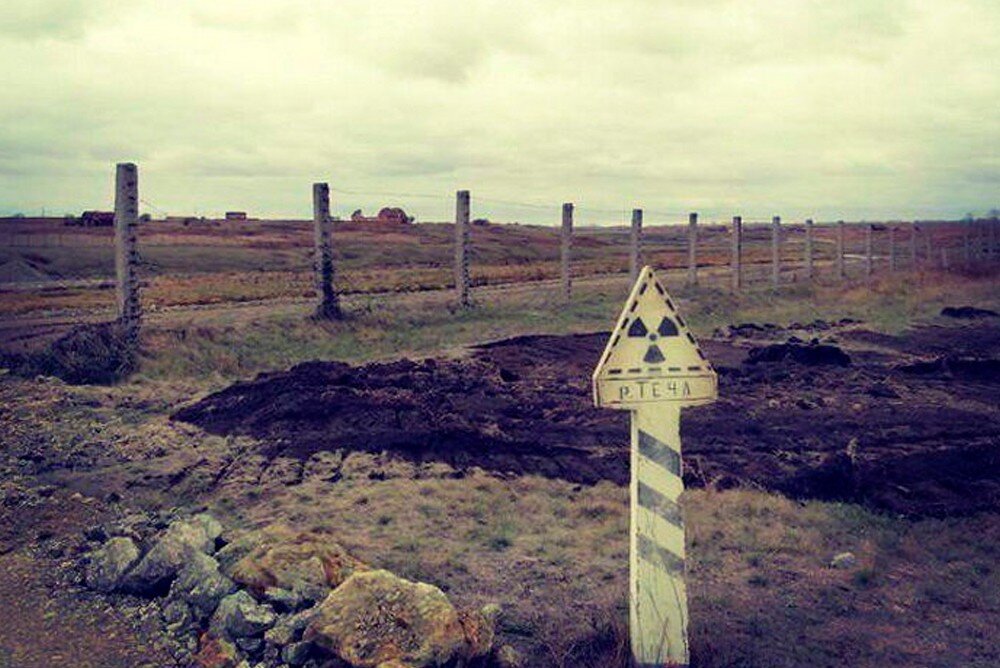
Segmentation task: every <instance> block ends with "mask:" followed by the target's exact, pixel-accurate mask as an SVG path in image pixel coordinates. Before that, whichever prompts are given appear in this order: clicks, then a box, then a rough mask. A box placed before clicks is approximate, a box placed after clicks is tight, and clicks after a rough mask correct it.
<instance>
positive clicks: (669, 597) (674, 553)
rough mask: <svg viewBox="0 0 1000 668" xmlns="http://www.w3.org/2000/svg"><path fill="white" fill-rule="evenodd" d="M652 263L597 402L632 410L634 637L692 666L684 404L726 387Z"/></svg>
mask: <svg viewBox="0 0 1000 668" xmlns="http://www.w3.org/2000/svg"><path fill="white" fill-rule="evenodd" d="M675 309H676V305H675V303H674V301H673V300H672V299H671V298H670V295H669V294H668V293H667V291H666V288H665V287H664V285H663V283H662V282H661V281H660V280H659V279H658V278H657V276H656V274H655V273H654V272H653V270H652V269H650V268H649V267H644V268H643V269H642V271H641V272H640V276H639V278H638V279H637V280H636V282H635V284H634V285H633V287H632V292H631V293H630V295H629V298H628V300H627V301H626V302H625V306H624V308H623V309H622V313H621V315H620V316H619V318H618V324H617V325H616V327H615V330H614V331H613V332H612V334H611V338H610V339H609V341H608V345H607V347H605V349H604V354H603V355H602V356H601V360H600V362H599V363H598V365H597V369H595V371H594V377H593V383H594V386H593V387H594V403H595V405H597V406H598V407H602V408H613V409H618V410H628V411H630V414H631V445H632V447H631V460H630V461H631V471H632V476H631V483H630V487H629V489H630V492H629V494H630V498H631V515H630V520H631V521H630V532H629V637H630V641H631V648H632V658H633V659H634V662H635V664H634V665H637V666H641V667H643V668H654V667H655V668H663V667H664V666H687V665H688V664H689V663H690V652H689V648H688V638H687V629H688V607H687V589H686V585H685V556H686V555H685V545H684V518H683V511H682V509H681V504H680V496H681V493H682V492H683V491H684V482H683V478H682V471H681V439H680V418H681V407H682V406H691V405H698V404H705V403H708V402H711V401H714V400H715V398H716V397H717V395H718V379H717V376H716V374H715V371H714V370H713V369H712V366H711V364H709V362H708V361H707V360H706V358H705V355H704V354H703V353H702V351H701V350H700V349H699V347H698V344H697V342H696V341H695V339H694V336H692V334H691V332H690V331H689V330H688V329H687V325H686V323H685V322H684V320H683V319H682V318H681V317H680V315H679V314H678V313H677V311H676V310H675Z"/></svg>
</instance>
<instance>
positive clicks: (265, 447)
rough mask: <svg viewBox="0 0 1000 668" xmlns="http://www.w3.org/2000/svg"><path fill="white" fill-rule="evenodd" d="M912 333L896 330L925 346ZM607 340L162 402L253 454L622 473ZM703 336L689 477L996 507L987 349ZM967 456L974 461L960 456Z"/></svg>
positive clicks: (550, 339) (577, 474)
mask: <svg viewBox="0 0 1000 668" xmlns="http://www.w3.org/2000/svg"><path fill="white" fill-rule="evenodd" d="M921 335H922V333H921V332H915V333H910V334H906V335H903V336H901V337H898V338H897V339H896V340H898V342H899V344H900V346H901V347H907V348H914V349H920V350H924V351H925V352H926V343H924V342H921V340H920V339H919V338H918V337H919V336H921ZM951 336H953V337H958V338H962V337H965V338H970V339H971V338H972V334H969V333H965V334H959V333H957V332H952V333H951ZM606 340H607V334H605V333H595V334H587V335H576V336H565V337H559V336H532V337H520V338H517V339H511V340H508V341H501V342H497V343H492V344H488V345H484V346H480V347H478V348H476V349H474V350H473V354H472V359H471V360H448V361H441V360H437V361H436V360H427V361H423V362H413V361H401V362H393V363H389V364H370V365H366V366H362V367H352V366H349V365H346V364H340V363H335V362H327V363H310V364H303V365H299V366H297V367H294V368H292V369H290V370H288V371H285V372H281V373H273V374H266V375H262V376H260V377H258V378H257V379H256V380H254V381H252V382H247V383H240V384H238V385H234V386H233V387H230V388H228V389H226V390H223V391H222V392H219V393H217V394H214V395H211V396H209V397H207V398H206V399H204V400H202V401H201V402H199V403H197V404H195V405H193V406H191V407H189V408H186V409H184V410H182V411H180V412H178V413H177V414H176V415H175V419H179V420H184V421H188V422H192V423H194V424H197V425H200V426H201V427H203V428H205V429H207V430H208V431H210V432H213V433H217V434H223V435H229V434H238V435H249V436H253V437H256V438H257V439H259V441H260V446H259V449H258V451H257V452H255V453H254V456H258V455H262V456H263V458H264V459H266V460H268V461H287V458H291V459H294V460H299V461H304V460H306V459H308V458H309V457H310V456H312V455H313V454H315V453H317V452H320V451H323V450H329V451H337V450H341V451H350V450H361V451H366V452H376V453H383V452H384V453H387V456H394V457H402V458H405V459H409V460H411V461H415V462H431V461H435V462H445V463H447V464H449V465H450V466H451V467H453V468H454V470H455V474H456V475H461V474H462V471H464V470H465V469H467V468H468V467H472V466H478V467H481V468H483V469H485V470H488V471H493V472H496V473H497V474H499V475H519V474H539V475H544V476H547V477H556V478H562V479H565V480H568V481H572V482H577V483H591V482H596V481H598V480H610V481H612V482H614V483H617V484H626V483H627V481H628V479H629V463H628V455H629V444H628V416H627V414H626V413H624V412H621V411H609V410H597V409H595V408H593V406H592V403H591V401H592V400H591V394H590V380H589V378H590V373H591V372H592V370H593V367H594V364H595V362H596V360H597V358H598V357H599V356H600V354H601V351H602V349H603V347H604V344H605V343H606ZM929 340H930V341H932V342H933V345H937V344H938V342H939V340H943V339H940V338H939V336H938V334H937V333H935V336H934V337H931V338H930V339H929ZM986 340H989V337H988V336H987V337H986ZM705 349H706V353H707V354H708V356H709V358H710V359H712V360H713V361H720V362H724V363H725V364H726V365H727V366H724V367H720V372H723V373H720V381H719V382H720V390H719V393H720V399H719V401H718V402H716V403H714V404H711V405H708V406H700V407H697V408H691V409H685V413H684V418H683V420H682V424H681V431H682V438H683V442H684V478H685V481H686V483H687V484H689V485H715V486H719V487H729V486H739V485H750V486H761V487H765V488H769V489H774V490H778V491H782V492H784V493H787V494H789V495H792V496H796V497H803V498H822V499H838V500H844V501H854V502H860V503H866V504H869V505H872V506H875V507H878V508H883V509H887V510H891V511H893V512H899V513H905V514H909V515H924V514H959V513H966V512H975V511H977V510H981V509H983V508H993V509H998V508H1000V472H998V471H997V470H996V468H995V466H994V463H995V460H993V459H989V457H987V455H988V454H989V453H990V452H991V451H996V450H997V448H998V447H1000V416H998V412H997V410H996V406H995V405H994V404H991V403H990V402H988V401H985V402H984V392H983V385H982V380H981V379H979V378H981V376H982V375H984V374H990V373H993V372H992V371H991V369H992V368H993V367H989V366H985V367H982V369H980V370H978V371H970V369H975V368H977V367H974V366H973V367H960V368H961V369H962V371H961V373H956V372H955V369H954V368H952V369H951V372H950V374H949V375H943V376H933V375H921V374H914V373H904V372H899V371H898V367H899V366H900V365H901V361H900V359H897V358H892V359H893V360H894V361H893V363H892V364H889V363H873V362H869V361H867V360H865V359H863V358H862V359H861V360H860V361H858V362H854V363H852V364H850V365H846V364H845V363H844V358H845V357H846V353H844V351H842V350H841V349H839V348H837V347H836V346H822V345H808V344H795V343H792V344H780V346H778V347H777V348H776V349H772V350H771V351H768V349H767V348H763V349H762V350H765V351H767V352H765V353H763V354H764V355H767V356H769V357H771V358H772V359H771V360H770V361H769V362H768V363H759V362H744V358H745V357H746V349H745V348H742V347H740V346H738V345H737V344H734V343H730V342H720V341H707V342H705ZM902 359H906V358H905V357H904V358H902ZM803 360H804V361H803ZM975 374H978V375H977V376H976V378H977V380H972V379H971V378H972V376H973V375H975ZM942 389H946V391H947V392H948V394H949V396H950V397H951V402H950V403H949V405H947V406H945V405H942V403H941V391H942ZM991 448H992V450H991ZM848 453H850V454H848ZM845 457H847V460H845ZM278 458H281V459H280V460H279V459H278ZM844 461H848V462H849V464H850V466H849V467H848V468H846V469H844V468H843V467H842V464H843V462H844ZM969 461H972V462H977V463H976V465H974V466H967V467H962V466H960V465H961V464H962V462H969ZM838 462H840V464H838ZM275 466H276V467H277V466H278V464H277V463H276V464H275ZM838 466H841V468H838ZM265 469H266V466H265ZM956 471H958V472H956ZM261 475H262V476H266V475H267V474H266V473H261ZM417 475H419V473H418V474H417ZM962 476H964V483H963V484H958V482H957V481H959V480H960V479H961V478H962ZM331 478H332V479H336V475H333V476H331ZM262 479H263V478H262ZM918 481H919V484H917V483H918Z"/></svg>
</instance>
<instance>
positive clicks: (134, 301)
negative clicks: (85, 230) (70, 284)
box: [114, 162, 142, 365]
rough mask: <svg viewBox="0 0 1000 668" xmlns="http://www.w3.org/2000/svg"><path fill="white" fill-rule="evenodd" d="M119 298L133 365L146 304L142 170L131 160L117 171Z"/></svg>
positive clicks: (117, 288)
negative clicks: (141, 266) (140, 242)
mask: <svg viewBox="0 0 1000 668" xmlns="http://www.w3.org/2000/svg"><path fill="white" fill-rule="evenodd" d="M114 224H115V277H116V279H117V280H116V284H115V298H116V299H115V301H116V305H117V310H118V324H119V326H120V327H121V329H122V333H123V334H124V336H125V343H126V347H127V350H126V354H127V356H128V358H129V364H130V365H131V364H134V363H135V358H136V355H137V354H138V344H139V328H140V326H141V324H142V305H141V303H140V301H139V277H138V276H137V275H136V265H137V264H138V262H139V253H138V249H137V247H136V228H137V226H138V224H139V169H138V168H137V167H136V166H135V165H134V164H133V163H131V162H123V163H119V164H118V165H117V167H116V170H115V214H114Z"/></svg>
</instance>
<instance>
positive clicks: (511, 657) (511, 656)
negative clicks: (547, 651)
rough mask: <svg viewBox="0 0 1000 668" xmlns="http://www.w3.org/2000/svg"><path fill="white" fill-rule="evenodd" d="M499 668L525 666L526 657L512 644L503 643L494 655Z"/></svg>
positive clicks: (521, 667)
mask: <svg viewBox="0 0 1000 668" xmlns="http://www.w3.org/2000/svg"><path fill="white" fill-rule="evenodd" d="M494 660H495V662H496V665H497V668H523V666H524V657H523V656H521V653H520V652H518V651H517V650H516V649H514V648H513V647H512V646H511V645H501V646H500V648H499V649H498V650H497V651H496V656H495V657H494Z"/></svg>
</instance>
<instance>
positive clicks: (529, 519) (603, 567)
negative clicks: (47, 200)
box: [0, 272, 1000, 668]
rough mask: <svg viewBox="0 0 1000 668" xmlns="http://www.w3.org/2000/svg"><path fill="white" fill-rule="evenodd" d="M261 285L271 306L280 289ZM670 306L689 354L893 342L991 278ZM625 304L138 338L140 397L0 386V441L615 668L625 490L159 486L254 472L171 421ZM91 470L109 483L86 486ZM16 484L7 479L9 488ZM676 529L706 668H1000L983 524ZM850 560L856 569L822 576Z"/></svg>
mask: <svg viewBox="0 0 1000 668" xmlns="http://www.w3.org/2000/svg"><path fill="white" fill-rule="evenodd" d="M273 273H274V274H275V276H274V278H276V279H277V280H278V282H279V283H281V282H282V281H283V280H285V279H282V278H278V277H287V276H289V274H283V273H281V272H273ZM233 276H234V277H236V276H238V274H233ZM163 280H177V279H173V278H167V277H164V279H163ZM234 280H238V279H236V278H234ZM682 283H683V278H682V277H681V275H680V274H679V273H675V274H672V275H671V277H670V279H668V286H669V287H670V289H671V290H672V292H674V295H675V296H676V297H678V301H679V302H680V305H681V306H680V308H681V310H682V311H683V313H684V314H685V317H686V319H687V320H688V322H689V324H690V325H691V327H692V329H693V330H694V332H695V333H696V335H698V336H701V337H707V336H709V335H711V333H712V332H713V330H715V329H716V328H717V327H722V326H725V325H728V324H733V323H740V322H758V323H762V322H772V323H777V324H782V325H787V324H789V323H791V322H795V321H797V322H810V321H812V320H815V319H817V318H822V319H825V320H828V321H830V320H836V319H839V318H845V317H849V318H854V319H858V320H863V321H865V322H866V323H867V326H868V327H869V328H871V329H874V330H876V331H885V332H897V331H900V330H903V329H904V328H906V327H908V326H910V325H912V324H913V323H914V322H916V321H924V322H927V321H934V318H935V317H936V316H937V314H938V312H939V311H940V309H941V307H942V306H945V305H960V304H967V303H968V304H975V305H977V306H981V307H987V308H994V309H997V308H1000V291H998V290H997V275H996V274H988V273H980V274H975V275H972V274H965V275H960V274H956V273H941V272H922V273H905V274H903V273H901V274H897V275H893V276H884V277H881V278H879V279H878V280H876V281H875V282H874V283H873V284H872V285H870V286H866V285H858V284H850V285H846V286H831V285H813V286H809V285H805V284H801V283H797V284H794V285H790V286H787V287H785V288H783V289H782V290H780V291H773V290H770V289H756V290H753V291H749V292H747V293H745V294H742V295H739V296H734V295H732V294H729V293H728V292H726V291H723V290H721V289H714V288H709V287H702V288H694V289H689V288H685V287H683V284H682ZM175 285H180V284H179V283H178V284H175ZM192 285H193V284H192ZM627 287H628V286H627V285H626V282H625V279H624V277H623V276H611V277H608V278H606V279H603V280H600V281H593V282H586V283H581V284H580V285H578V286H577V291H576V294H575V296H574V299H573V300H572V302H571V303H569V304H564V303H562V302H561V300H560V299H559V298H558V297H557V289H556V288H555V287H554V286H552V287H550V288H546V289H543V290H540V289H535V288H531V287H524V288H512V289H506V290H496V291H479V292H478V293H477V295H476V299H477V304H476V308H474V309H471V310H467V311H463V310H456V309H455V308H454V307H453V306H452V305H451V303H452V296H451V295H450V294H446V293H445V294H439V293H414V294H407V295H355V296H354V297H352V298H351V299H349V300H348V301H347V304H348V313H349V317H348V318H347V319H346V320H344V321H343V322H335V323H331V322H317V321H314V320H312V319H310V318H309V317H308V312H309V309H310V306H309V304H307V303H304V304H292V305H290V306H289V307H287V308H283V309H277V308H276V309H275V310H274V313H272V314H271V315H266V314H265V315H260V313H255V314H254V315H253V316H252V317H244V316H241V315H240V314H238V313H233V312H220V313H219V314H218V315H212V316H205V317H199V318H196V317H195V316H194V315H190V316H182V317H178V318H176V319H170V320H164V321H162V322H158V323H156V324H151V325H150V326H148V327H147V328H146V330H145V331H144V334H143V340H142V344H143V351H144V352H143V357H142V362H141V368H140V370H139V372H138V374H137V375H135V376H134V377H132V378H131V379H129V380H128V381H126V382H123V383H122V384H119V385H117V386H112V387H72V386H66V385H63V384H61V383H58V382H54V381H50V380H46V379H20V378H15V377H11V376H4V377H2V378H0V405H2V406H3V408H2V410H0V428H2V429H3V430H4V433H5V434H6V435H7V436H6V438H7V442H6V444H5V448H7V449H9V450H10V451H11V452H14V451H15V449H14V446H15V445H16V444H18V443H22V442H23V443H27V444H30V446H31V448H34V449H42V450H45V449H46V448H53V447H59V448H66V449H67V451H66V452H65V453H62V454H59V456H58V457H57V460H58V461H59V462H60V463H59V465H58V467H56V469H55V470H56V472H57V476H56V478H54V479H56V480H58V483H57V484H60V485H63V484H65V485H67V486H68V487H67V492H68V491H71V490H79V491H80V493H83V494H85V495H95V496H99V493H98V491H95V489H96V490H100V489H101V488H102V487H103V486H104V485H106V484H108V482H109V481H110V480H112V479H114V478H115V477H116V476H133V477H134V480H133V483H134V486H133V487H130V489H131V490H132V491H131V492H130V495H129V496H128V497H127V501H126V503H127V504H128V505H129V506H130V507H135V508H145V509H150V510H161V509H164V508H168V507H173V506H175V505H178V504H185V505H187V506H190V507H192V508H193V507H197V508H202V507H207V508H209V509H210V510H212V511H213V512H215V513H217V514H218V515H219V516H220V517H221V518H222V519H223V520H224V521H225V523H226V524H227V525H229V526H249V525H258V524H262V523H265V522H270V521H275V520H280V521H286V522H291V523H293V524H295V525H296V526H301V527H304V528H324V529H328V530H331V531H333V532H334V533H335V534H336V535H338V536H341V537H342V540H343V542H344V544H345V545H346V546H347V547H348V548H349V549H350V550H352V551H353V552H354V553H355V554H357V555H358V556H360V557H361V558H362V559H363V560H365V561H367V562H369V563H372V564H374V565H377V566H384V567H387V568H389V569H391V570H394V571H396V572H397V573H399V574H401V575H403V576H406V577H410V578H414V579H419V580H424V581H428V582H432V583H435V584H437V585H438V586H440V587H441V588H443V589H444V590H446V591H447V592H448V594H449V596H451V597H453V598H454V599H455V600H456V601H457V602H459V603H460V604H461V605H481V604H484V603H487V602H494V601H499V602H500V603H501V605H502V607H503V611H504V612H503V614H502V615H501V619H500V625H501V631H502V632H503V634H504V635H503V637H504V638H505V639H506V640H507V641H508V642H511V643H513V644H514V645H515V646H517V647H518V649H519V650H521V651H522V652H523V653H524V654H525V655H527V656H529V657H531V659H530V660H531V663H530V664H529V665H540V666H552V667H557V668H563V667H566V668H568V667H570V666H573V667H594V668H597V667H598V666H601V667H603V666H616V665H626V659H625V657H626V656H627V626H626V594H625V592H626V589H625V588H626V583H627V569H626V563H627V550H628V544H627V521H628V520H627V517H628V515H627V510H628V508H627V503H628V500H627V490H625V489H624V488H622V487H619V486H616V485H614V484H611V483H607V482H602V483H599V484H597V485H593V486H579V485H573V484H571V483H568V482H565V481H561V480H549V479H546V478H541V477H538V476H533V475H527V476H522V477H519V478H513V479H501V478H497V477H494V476H490V475H486V474H484V473H473V474H471V475H467V476H465V477H461V478H456V477H454V476H453V475H451V473H450V472H449V471H448V470H445V469H444V468H442V469H441V470H437V469H433V468H432V469H426V468H425V469H424V470H421V471H420V474H419V475H417V474H416V473H415V471H414V470H413V465H412V464H407V463H403V462H399V461H395V460H391V459H387V458H386V457H383V456H382V455H380V454H375V455H373V454H363V453H353V454H350V455H349V456H348V457H347V458H346V459H345V460H344V462H343V467H342V469H341V471H342V473H343V477H342V478H341V479H339V480H338V481H337V482H336V483H332V482H329V481H323V480H319V479H316V480H308V481H303V482H302V483H301V484H297V485H295V486H286V485H284V484H281V482H280V481H271V482H267V481H263V480H262V481H261V482H260V484H254V485H243V486H238V485H233V486H227V485H221V486H217V487H213V488H210V489H209V488H205V489H202V490H201V491H198V489H199V488H196V487H192V488H191V490H189V492H190V493H189V494H181V493H179V492H175V491H171V492H169V493H165V492H163V491H162V490H160V491H158V490H157V488H155V481H157V480H166V479H172V478H173V477H174V476H176V475H178V473H179V472H180V471H184V470H186V469H185V468H184V467H188V466H190V465H191V464H192V463H193V462H195V461H202V460H207V461H215V460H220V461H221V460H226V459H228V458H241V457H242V458H250V459H252V458H253V454H252V453H253V444H252V443H251V442H249V441H248V440H247V439H242V438H229V437H226V438H222V437H218V436H211V435H208V434H206V433H204V432H201V431H200V430H197V429H195V428H193V427H191V426H185V425H177V424H176V423H173V422H171V421H170V420H169V416H170V415H171V414H172V413H173V412H174V411H175V410H176V409H177V408H178V407H180V406H182V405H185V404H187V403H189V402H192V401H195V400H197V399H199V398H201V397H203V396H204V395H205V394H207V393H208V392H211V391H213V390H217V389H220V388H223V387H225V386H227V385H229V384H230V383H232V382H234V381H238V380H243V379H247V378H250V377H252V376H254V375H255V374H257V373H260V372H265V371H270V370H278V369H284V368H287V367H288V366H290V365H292V364H295V363H298V362H302V361H307V360H314V359H336V360H345V361H349V362H354V363H363V362H367V361H372V360H384V359H395V358H399V357H419V356H425V355H427V356H429V355H435V356H438V355H449V354H454V355H462V354H463V346H465V345H467V344H471V343H476V342H483V341H489V340H495V339H500V338H504V337H509V336H515V335H520V334H526V333H554V334H564V333H569V332H584V331H597V330H605V329H608V328H609V327H610V325H611V323H612V322H613V320H614V317H615V316H616V315H617V312H618V310H619V308H620V306H621V303H622V300H623V299H624V297H625V293H626V290H627ZM188 289H192V290H194V289H195V288H194V287H190V286H189V288H188ZM219 289H221V287H220V288H219ZM245 289H246V290H252V289H253V288H252V286H247V287H245ZM178 290H180V289H179V288H178ZM97 460H100V461H105V462H106V463H105V464H104V465H103V466H105V468H96V469H94V471H95V472H91V471H90V470H89V468H88V467H89V466H91V465H92V464H93V462H95V461H97ZM20 461H21V460H16V464H15V465H12V466H11V467H10V468H9V470H10V471H17V472H20V471H23V470H24V466H23V465H22V464H21V463H20ZM441 466H442V467H444V465H441ZM375 471H377V472H378V483H377V484H374V483H373V479H372V477H371V474H372V473H373V472H375ZM17 475H21V474H20V473H18V474H17ZM130 479H131V478H130ZM193 484H194V483H192V485H193ZM206 490H207V491H206ZM87 498H90V497H89V496H88V497H87ZM93 503H94V504H95V507H96V506H97V505H99V504H100V503H102V502H101V501H100V500H99V499H95V500H94V501H93ZM685 506H686V512H687V526H688V554H689V565H690V585H689V586H690V607H691V619H692V622H691V642H692V652H693V659H694V665H696V666H698V667H699V668H716V667H718V668H723V667H727V668H736V667H740V668H758V667H759V668H765V667H766V668H771V667H776V666H831V667H833V666H843V665H857V666H870V667H875V666H885V665H906V666H942V667H943V666H959V665H961V666H983V667H985V666H994V665H997V661H998V660H1000V654H998V651H997V643H996V638H997V633H996V624H997V620H998V619H1000V598H998V592H1000V579H998V578H1000V571H998V569H997V561H998V557H1000V554H998V551H997V550H998V548H997V546H998V545H1000V522H998V521H997V518H996V516H995V515H992V514H980V515H974V516H967V517H955V518H944V519H919V520H912V519H905V518H901V517H895V516H889V515H883V514H879V513H875V512H871V511H869V510H866V509H864V508H861V507H859V506H853V505H845V504H831V503H821V502H815V501H808V502H799V501H794V500H789V499H786V498H784V497H781V496H779V495H776V494H771V493H766V492H763V491H758V490H753V489H741V490H728V491H721V490H716V489H712V488H708V489H694V490H689V491H688V492H686V493H685ZM842 551H851V552H853V553H854V554H855V555H856V556H857V559H858V561H857V564H856V565H854V566H852V567H850V568H847V569H843V570H841V569H832V568H830V567H829V562H830V560H831V558H832V557H833V556H834V555H835V554H837V553H839V552H842ZM107 614H115V613H113V612H109V613H107Z"/></svg>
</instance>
